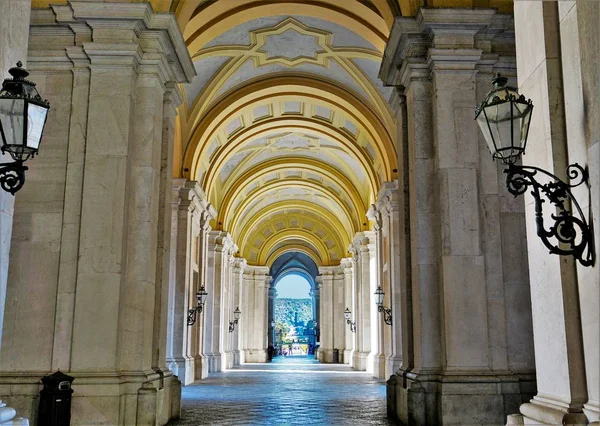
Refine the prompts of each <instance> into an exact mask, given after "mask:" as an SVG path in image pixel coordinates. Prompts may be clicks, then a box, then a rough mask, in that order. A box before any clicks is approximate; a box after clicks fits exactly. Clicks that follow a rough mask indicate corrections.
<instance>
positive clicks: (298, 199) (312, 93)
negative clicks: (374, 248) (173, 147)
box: [176, 1, 396, 265]
mask: <svg viewBox="0 0 600 426" xmlns="http://www.w3.org/2000/svg"><path fill="white" fill-rule="evenodd" d="M224 3H227V2H221V1H217V2H213V3H211V4H209V5H207V6H206V7H205V8H204V9H202V10H199V11H197V13H196V14H195V15H194V16H193V17H192V18H191V21H190V22H191V23H193V22H202V23H204V24H205V25H204V26H203V28H202V29H201V31H197V30H196V31H194V28H195V27H193V26H192V27H189V28H186V31H185V32H184V36H185V37H186V41H187V42H188V46H189V47H190V54H191V55H192V58H193V60H194V64H195V66H196V71H197V77H196V78H195V79H194V80H193V81H192V82H191V83H190V84H185V85H183V86H182V87H181V88H182V92H183V98H184V102H183V105H182V106H181V108H180V116H179V118H180V128H179V132H180V137H181V141H182V142H183V143H182V146H181V148H180V149H181V153H182V158H183V161H182V163H181V164H180V165H179V170H178V172H179V173H180V174H181V175H182V176H184V177H187V178H189V179H192V180H197V181H199V182H200V183H201V186H202V188H203V189H204V190H205V192H206V195H207V197H208V200H209V201H210V203H211V204H212V205H213V206H214V207H215V208H216V210H217V212H218V217H217V219H216V220H215V223H214V224H213V225H214V226H215V227H216V228H218V229H222V230H225V231H228V232H230V233H231V235H232V237H233V239H234V241H235V242H236V243H237V245H238V247H239V248H240V253H239V255H240V256H242V257H244V258H246V259H247V261H248V263H249V264H255V265H271V264H272V263H273V262H274V261H275V260H276V259H277V258H278V257H280V256H281V255H284V254H285V253H289V252H301V253H304V254H305V255H307V256H309V257H311V258H312V259H313V260H314V261H315V263H316V264H318V265H336V264H339V262H340V260H341V259H342V258H343V257H346V256H347V255H348V252H347V251H348V246H349V245H350V242H351V240H352V238H353V236H354V234H355V233H356V232H359V231H362V230H366V229H368V228H369V224H368V220H367V217H366V213H367V210H368V208H369V206H370V204H371V203H373V201H374V198H375V196H376V194H377V190H378V188H379V187H380V185H381V183H382V182H383V181H386V180H390V179H393V178H394V176H395V173H396V171H395V168H396V166H395V163H394V161H395V157H396V155H395V148H394V142H393V136H392V135H393V134H394V129H395V123H394V120H393V117H392V113H391V111H390V109H389V107H388V99H389V97H390V95H391V88H388V87H383V86H382V84H381V83H380V82H379V80H378V78H377V74H378V72H379V67H380V63H381V57H382V48H383V47H384V46H385V37H384V34H387V32H388V31H389V29H388V27H387V26H388V23H386V21H385V19H384V18H383V17H382V16H380V14H379V13H378V12H377V11H376V9H375V8H369V7H367V6H365V5H362V9H363V10H362V13H364V14H366V15H369V16H370V18H372V21H371V22H374V23H375V24H377V28H375V26H373V25H371V26H368V25H364V26H363V27H362V28H361V27H358V26H354V28H349V26H346V25H343V20H342V19H341V16H342V15H344V16H346V17H348V19H349V14H350V13H351V12H352V11H338V14H339V15H340V16H339V17H338V18H337V19H333V20H332V19H324V17H329V16H330V15H329V14H328V13H325V11H326V10H331V6H332V5H331V3H336V2H323V4H322V5H321V6H320V10H319V8H318V7H316V6H313V7H312V8H306V7H288V8H287V9H286V8H278V7H275V6H276V5H274V7H271V8H262V9H261V10H256V9H253V8H248V9H244V11H243V12H244V13H241V14H240V13H236V11H232V10H228V9H227V8H226V7H225V6H226V4H224ZM317 3H318V2H317ZM337 3H339V2H337ZM257 4H258V3H257ZM260 5H264V2H263V3H260ZM304 5H305V6H306V2H305V4H304ZM357 5H358V6H361V5H360V3H359V2H356V4H354V5H353V6H357ZM296 6H302V5H300V4H297V5H296ZM219 7H220V9H219ZM289 12H294V13H293V14H292V13H289ZM356 12H357V11H356V10H354V13H356ZM359 12H360V11H359ZM232 14H233V15H232ZM233 18H235V19H233ZM227 19H229V20H230V22H229V24H227V25H223V21H227ZM211 23H213V25H211ZM176 172H177V171H176Z"/></svg>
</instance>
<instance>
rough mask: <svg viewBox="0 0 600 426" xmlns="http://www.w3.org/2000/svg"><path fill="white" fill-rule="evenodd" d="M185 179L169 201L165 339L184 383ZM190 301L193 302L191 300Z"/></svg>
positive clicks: (189, 372) (187, 361)
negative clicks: (169, 256) (170, 201)
mask: <svg viewBox="0 0 600 426" xmlns="http://www.w3.org/2000/svg"><path fill="white" fill-rule="evenodd" d="M185 183H186V182H185V179H177V180H175V181H174V182H173V184H174V187H173V203H172V210H173V214H172V216H171V217H172V224H171V237H172V253H171V256H172V260H171V262H172V264H171V271H172V276H171V286H170V289H169V293H170V294H169V326H170V327H169V333H168V339H167V351H168V355H167V365H168V367H169V369H170V370H171V371H173V374H175V375H176V376H177V377H178V378H179V380H181V382H182V383H183V384H184V385H187V384H189V383H191V382H193V381H194V368H193V358H191V357H190V355H191V354H189V353H188V326H187V309H188V308H189V306H190V301H189V300H188V294H189V292H188V291H186V287H187V286H188V283H189V275H190V274H189V267H188V266H189V256H190V253H191V250H190V246H191V245H192V241H191V238H192V229H191V228H192V227H191V222H192V220H191V219H192V214H193V207H192V206H193V204H192V203H191V200H190V197H189V195H190V192H191V191H190V189H189V188H185ZM192 303H193V301H192Z"/></svg>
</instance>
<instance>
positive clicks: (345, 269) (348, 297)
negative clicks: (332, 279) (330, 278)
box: [340, 257, 356, 366]
mask: <svg viewBox="0 0 600 426" xmlns="http://www.w3.org/2000/svg"><path fill="white" fill-rule="evenodd" d="M340 268H341V270H342V273H343V275H344V284H343V289H344V292H343V297H342V300H343V301H344V303H343V305H344V310H345V309H346V308H348V309H350V311H351V312H352V315H351V316H350V321H355V318H356V310H355V309H354V301H353V298H352V286H353V280H354V278H353V265H352V258H349V257H348V258H345V259H342V262H341V263H340ZM343 335H344V364H349V365H350V366H352V358H353V356H354V336H355V332H352V330H350V325H348V324H347V323H346V321H345V320H344V333H343Z"/></svg>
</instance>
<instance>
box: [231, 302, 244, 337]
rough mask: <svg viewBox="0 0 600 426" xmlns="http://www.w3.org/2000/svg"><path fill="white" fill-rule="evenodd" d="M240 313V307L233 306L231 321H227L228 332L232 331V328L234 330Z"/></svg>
mask: <svg viewBox="0 0 600 426" xmlns="http://www.w3.org/2000/svg"><path fill="white" fill-rule="evenodd" d="M241 315H242V311H240V308H239V307H237V308H235V311H233V321H229V332H230V333H233V330H235V325H236V324H237V323H238V321H239V319H240V316H241Z"/></svg>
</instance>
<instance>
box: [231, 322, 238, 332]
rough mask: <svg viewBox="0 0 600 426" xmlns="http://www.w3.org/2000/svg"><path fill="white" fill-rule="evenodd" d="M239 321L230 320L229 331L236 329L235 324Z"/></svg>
mask: <svg viewBox="0 0 600 426" xmlns="http://www.w3.org/2000/svg"><path fill="white" fill-rule="evenodd" d="M237 323H238V320H233V321H229V332H230V333H233V330H235V325H236V324H237Z"/></svg>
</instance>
